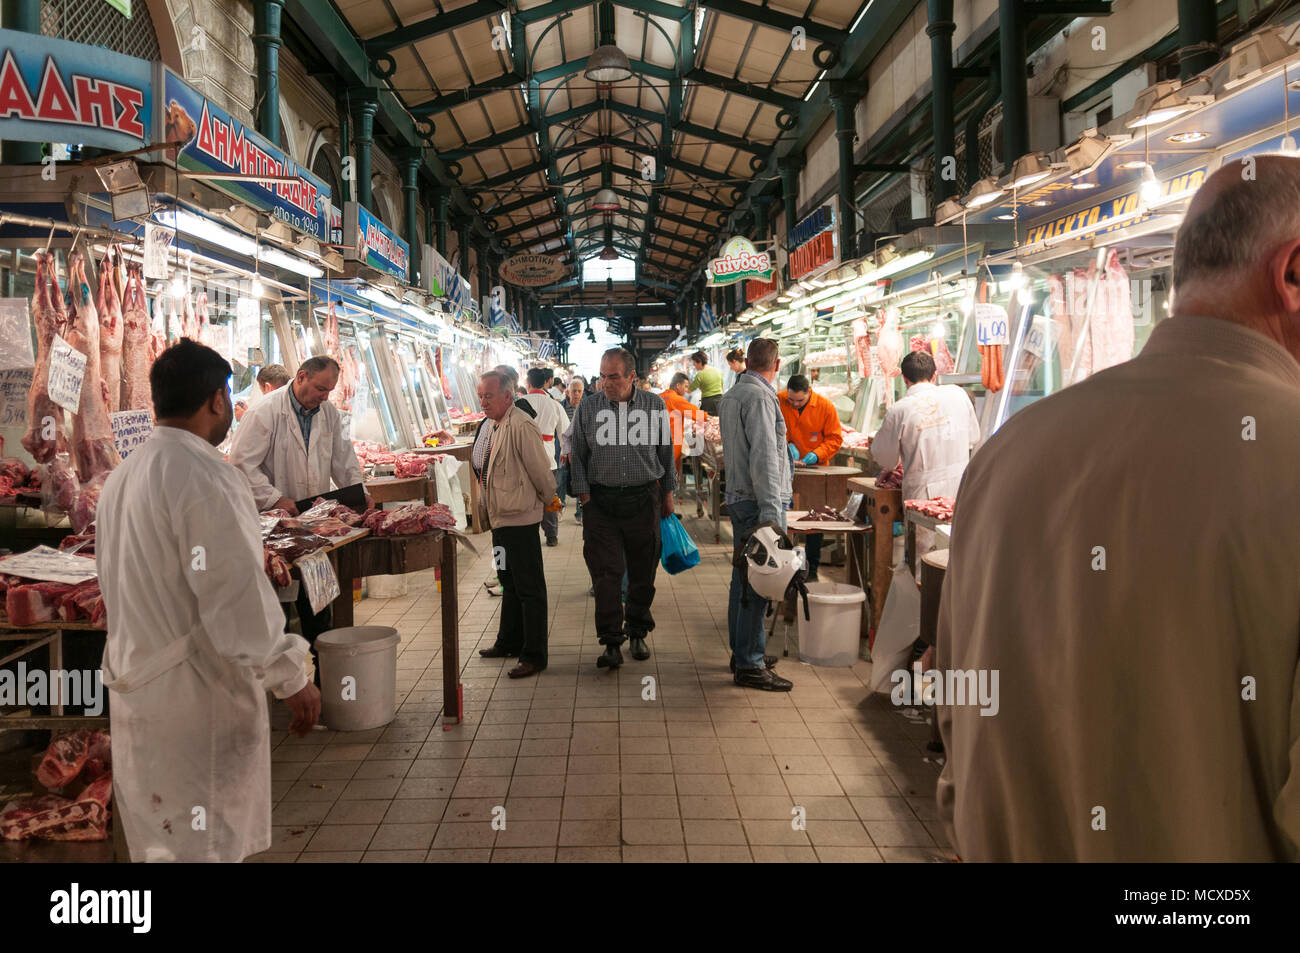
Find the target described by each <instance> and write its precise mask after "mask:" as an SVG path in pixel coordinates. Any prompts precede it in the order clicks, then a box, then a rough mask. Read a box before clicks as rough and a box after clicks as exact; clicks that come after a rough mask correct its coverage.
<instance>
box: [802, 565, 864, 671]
mask: <svg viewBox="0 0 1300 953" xmlns="http://www.w3.org/2000/svg"><path fill="white" fill-rule="evenodd" d="M866 599H867V596H866V593H864V592H863V591H862V590H861V589H859V588H858V587H857V586H849V585H845V584H844V583H842V582H810V583H808V619H804V618H803V615H802V613H800V615H799V660H800V661H801V662H808V663H810V664H812V665H828V666H845V665H852V664H853V663H854V662H856V661H857V660H858V643H859V641H860V632H861V629H862V605H863V603H864V602H866Z"/></svg>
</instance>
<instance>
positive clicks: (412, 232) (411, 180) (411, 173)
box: [402, 149, 424, 285]
mask: <svg viewBox="0 0 1300 953" xmlns="http://www.w3.org/2000/svg"><path fill="white" fill-rule="evenodd" d="M423 161H424V151H423V150H422V149H411V150H410V151H407V152H403V153H402V198H404V199H405V200H406V203H405V204H406V241H407V244H409V245H410V246H411V257H410V260H409V262H408V270H407V275H408V276H409V282H410V284H413V285H418V284H419V283H420V230H419V225H418V223H417V222H416V209H417V208H418V206H419V202H418V201H417V200H418V198H419V194H420V192H419V190H420V163H422V162H423Z"/></svg>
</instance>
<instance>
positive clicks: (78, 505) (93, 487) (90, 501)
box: [68, 470, 108, 533]
mask: <svg viewBox="0 0 1300 953" xmlns="http://www.w3.org/2000/svg"><path fill="white" fill-rule="evenodd" d="M106 479H108V471H107V470H105V471H104V472H103V473H100V474H98V475H96V476H95V477H94V478H92V479H91V481H90V482H89V483H83V484H82V485H81V489H80V490H78V491H77V496H76V498H75V499H74V500H73V501H72V507H71V508H70V509H69V510H68V522H69V523H71V524H72V529H73V531H74V532H76V533H86V532H89V531H90V529H91V527H93V526H94V525H95V511H96V510H97V509H98V508H99V494H100V493H101V492H102V491H103V489H104V481H105V480H106Z"/></svg>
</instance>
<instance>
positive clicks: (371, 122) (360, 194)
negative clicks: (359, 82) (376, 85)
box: [353, 89, 379, 209]
mask: <svg viewBox="0 0 1300 953" xmlns="http://www.w3.org/2000/svg"><path fill="white" fill-rule="evenodd" d="M378 111H379V101H378V100H377V99H375V94H374V92H373V91H372V90H368V89H367V90H362V91H361V94H360V96H359V97H354V99H353V116H354V118H355V120H356V124H357V125H356V130H355V132H356V142H357V202H358V203H359V204H361V205H364V206H365V207H366V208H367V209H369V208H370V207H371V206H370V201H371V196H370V147H371V146H372V145H374V142H375V113H377V112H378Z"/></svg>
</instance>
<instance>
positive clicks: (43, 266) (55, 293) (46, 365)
mask: <svg viewBox="0 0 1300 953" xmlns="http://www.w3.org/2000/svg"><path fill="white" fill-rule="evenodd" d="M32 321H33V323H34V324H35V325H36V370H35V373H34V374H33V375H32V387H31V390H29V391H28V392H27V432H26V433H25V434H23V437H22V445H23V447H24V448H25V449H26V450H27V452H28V453H30V454H31V455H32V457H34V458H35V460H36V462H37V463H48V462H49V461H50V460H52V459H54V455H55V454H56V453H62V452H63V451H65V450H66V449H67V440H66V438H65V437H64V433H63V421H64V411H63V408H62V407H60V406H59V405H58V404H56V403H55V402H54V401H53V400H51V399H50V390H49V388H50V352H51V350H52V349H53V347H54V335H56V334H59V335H62V334H63V333H64V331H65V330H66V328H65V325H66V324H67V322H68V317H67V314H66V313H65V312H64V310H63V293H62V292H61V291H59V277H58V275H57V274H55V263H54V256H53V255H50V254H45V255H37V256H36V293H35V294H34V295H33V296H32ZM47 420H52V421H53V430H54V436H53V439H51V440H47V439H45V437H44V436H42V431H43V430H44V429H45V427H46V421H47Z"/></svg>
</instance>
